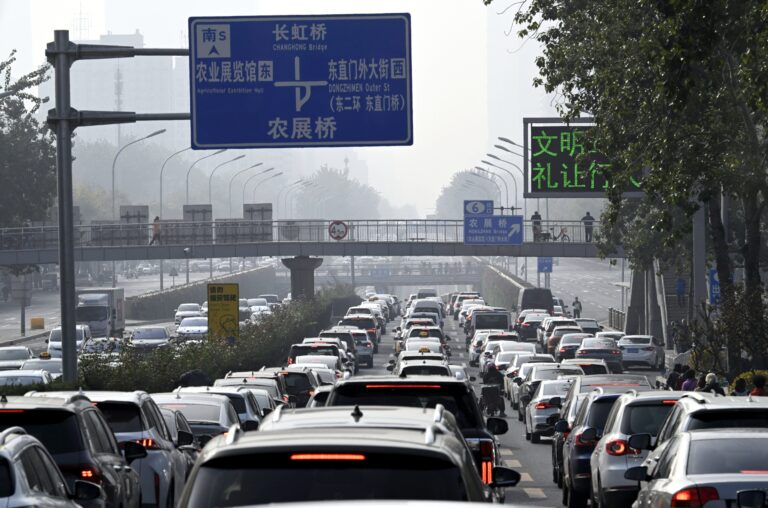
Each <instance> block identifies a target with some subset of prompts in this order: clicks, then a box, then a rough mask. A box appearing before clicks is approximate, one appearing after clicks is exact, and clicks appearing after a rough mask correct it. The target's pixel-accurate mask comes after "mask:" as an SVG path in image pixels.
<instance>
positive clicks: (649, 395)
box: [621, 390, 688, 405]
mask: <svg viewBox="0 0 768 508" xmlns="http://www.w3.org/2000/svg"><path fill="white" fill-rule="evenodd" d="M686 393H688V392H682V391H672V390H650V391H647V392H638V391H636V390H628V391H626V392H624V393H622V394H621V398H622V400H626V401H627V405H631V404H634V403H643V402H654V401H659V400H674V401H677V400H678V399H680V397H682V396H683V395H685V394H686Z"/></svg>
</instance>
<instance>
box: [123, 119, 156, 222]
mask: <svg viewBox="0 0 768 508" xmlns="http://www.w3.org/2000/svg"><path fill="white" fill-rule="evenodd" d="M164 132H165V129H160V130H159V131H155V132H153V133H151V134H147V135H146V136H144V137H143V138H139V139H134V140H133V141H131V142H130V143H127V144H125V145H123V146H122V148H120V149H119V150H118V151H117V153H116V154H115V158H114V159H112V220H113V221H114V220H116V217H115V216H116V215H117V209H116V208H115V202H116V200H115V198H116V196H117V192H116V191H115V167H116V165H117V158H118V157H119V156H120V154H121V153H123V150H125V149H126V148H128V147H129V146H131V145H135V144H136V143H138V142H140V141H144V140H145V139H149V138H152V137H155V136H159V135H160V134H162V133H164Z"/></svg>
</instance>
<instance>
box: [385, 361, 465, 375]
mask: <svg viewBox="0 0 768 508" xmlns="http://www.w3.org/2000/svg"><path fill="white" fill-rule="evenodd" d="M387 370H391V371H392V373H393V374H394V375H396V376H398V377H408V376H453V373H452V372H451V369H450V368H449V367H448V364H447V363H446V362H445V361H444V360H425V359H418V360H405V361H402V362H398V364H397V366H396V367H394V366H391V365H390V366H388V367H387Z"/></svg>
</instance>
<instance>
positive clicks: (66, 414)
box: [0, 394, 147, 508]
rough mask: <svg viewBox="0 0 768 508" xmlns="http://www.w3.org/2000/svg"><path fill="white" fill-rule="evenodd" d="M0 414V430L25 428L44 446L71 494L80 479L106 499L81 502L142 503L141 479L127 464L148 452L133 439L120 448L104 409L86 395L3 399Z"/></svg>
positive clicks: (114, 506)
mask: <svg viewBox="0 0 768 508" xmlns="http://www.w3.org/2000/svg"><path fill="white" fill-rule="evenodd" d="M0 413H2V418H0V430H6V429H9V428H11V427H22V428H24V429H25V430H26V431H27V432H28V433H29V434H30V435H32V436H34V437H36V438H37V439H39V440H40V442H41V443H43V445H44V446H45V448H46V449H47V450H48V453H50V455H51V457H52V458H53V460H54V461H55V462H56V465H57V466H59V469H61V472H62V473H63V474H64V479H65V480H66V482H67V486H68V487H69V490H70V492H75V491H76V490H77V485H76V482H77V480H84V479H87V480H89V481H93V482H98V483H99V484H100V485H101V487H102V488H103V489H104V497H102V498H99V499H94V500H91V501H88V502H83V503H80V504H82V505H83V506H86V507H101V506H106V507H108V508H118V507H129V506H131V507H133V506H137V505H138V503H139V476H138V474H136V472H135V471H134V470H133V469H132V468H131V467H129V464H130V463H131V462H133V461H134V460H136V459H141V458H144V457H146V456H147V450H146V449H145V448H144V446H142V445H141V444H139V443H136V442H135V441H129V442H126V443H120V445H118V443H117V440H116V439H115V436H114V434H113V433H112V431H111V430H110V428H109V426H108V425H107V422H106V421H105V420H104V416H102V413H101V411H99V409H98V408H97V407H96V406H94V405H93V404H92V403H91V401H90V400H89V399H88V397H86V396H84V395H80V394H76V395H72V396H69V397H0ZM121 449H122V453H121Z"/></svg>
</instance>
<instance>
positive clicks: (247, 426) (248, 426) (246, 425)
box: [241, 420, 259, 432]
mask: <svg viewBox="0 0 768 508" xmlns="http://www.w3.org/2000/svg"><path fill="white" fill-rule="evenodd" d="M241 426H242V428H243V430H244V431H246V432H248V431H249V430H259V422H257V421H254V420H246V421H244V422H243V424H242V425H241Z"/></svg>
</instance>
